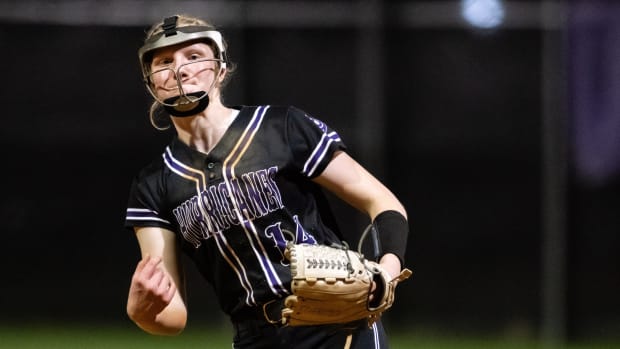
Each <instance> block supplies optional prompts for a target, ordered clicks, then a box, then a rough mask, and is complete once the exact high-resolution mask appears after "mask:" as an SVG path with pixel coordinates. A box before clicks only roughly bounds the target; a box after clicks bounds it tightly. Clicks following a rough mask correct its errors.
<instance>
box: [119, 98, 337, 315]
mask: <svg viewBox="0 0 620 349" xmlns="http://www.w3.org/2000/svg"><path fill="white" fill-rule="evenodd" d="M338 150H345V145H344V143H343V142H342V140H341V139H340V137H339V135H338V134H337V133H336V132H335V131H334V130H332V129H331V128H330V127H328V126H327V125H326V124H324V123H323V122H321V121H319V120H317V119H315V118H313V117H311V116H309V115H307V114H306V113H305V112H303V111H301V110H299V109H297V108H295V107H275V106H259V107H248V106H244V107H241V108H240V111H239V114H238V115H237V117H236V119H235V120H234V121H233V123H232V124H231V126H230V127H229V129H228V130H227V131H226V133H225V134H224V136H223V138H222V139H221V140H220V142H219V143H218V144H217V145H216V146H215V148H213V149H212V150H211V151H210V152H209V154H205V153H202V152H199V151H197V150H195V149H193V148H190V147H189V146H187V145H186V144H184V143H183V142H181V141H180V140H178V139H177V138H176V137H175V138H174V139H173V140H172V142H171V143H170V145H169V146H168V147H166V149H165V151H164V153H163V154H162V157H161V158H160V159H158V160H157V161H155V162H153V163H152V164H151V165H149V166H148V167H146V168H145V169H143V170H142V171H141V172H140V173H139V174H138V176H137V177H136V178H135V180H134V182H133V184H132V187H131V192H130V196H129V203H128V208H127V217H126V223H125V224H126V226H127V227H131V228H132V227H146V226H155V227H163V228H166V229H169V230H171V231H173V232H174V233H175V234H176V235H177V238H178V241H179V243H180V245H181V246H182V249H183V251H184V252H185V253H187V255H189V256H190V257H191V259H192V260H193V261H194V262H195V263H196V265H197V267H198V269H199V270H200V272H201V273H202V275H203V276H204V277H205V278H206V279H207V280H208V281H209V282H210V283H211V284H212V285H213V287H214V289H215V292H216V294H217V297H218V299H219V302H220V306H221V307H222V310H223V311H224V312H226V313H228V314H231V315H233V314H234V313H236V312H237V311H240V310H242V309H244V308H245V307H252V306H257V305H260V304H262V303H265V302H267V301H269V300H272V299H276V298H281V297H283V296H286V295H288V294H290V272H289V269H288V265H287V261H286V259H285V258H284V255H283V252H284V248H285V246H286V242H287V241H295V242H297V243H304V242H305V243H318V244H329V243H332V242H339V241H340V240H341V236H342V235H341V234H340V233H339V232H338V230H337V228H336V225H335V220H334V218H333V216H332V215H331V213H330V212H331V211H329V208H328V203H327V200H326V198H325V196H324V195H323V193H322V191H321V189H320V187H319V186H318V185H317V184H316V183H314V182H312V181H310V180H309V179H311V178H313V177H316V176H318V175H319V174H320V173H321V172H322V171H323V170H324V169H325V167H326V166H327V164H328V163H329V162H330V160H331V159H332V156H333V155H334V152H336V151H338Z"/></svg>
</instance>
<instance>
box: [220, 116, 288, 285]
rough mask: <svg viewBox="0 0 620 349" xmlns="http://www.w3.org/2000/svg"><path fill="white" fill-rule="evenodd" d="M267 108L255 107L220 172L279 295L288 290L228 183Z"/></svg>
mask: <svg viewBox="0 0 620 349" xmlns="http://www.w3.org/2000/svg"><path fill="white" fill-rule="evenodd" d="M268 109H269V106H261V107H258V108H257V109H256V111H255V112H254V115H253V116H252V119H251V120H250V122H249V123H248V126H247V127H246V129H245V130H244V131H243V134H242V135H241V137H240V138H239V140H238V141H237V144H235V147H234V148H233V150H232V151H231V153H230V154H229V156H228V157H227V158H226V160H225V161H224V163H223V165H222V174H223V177H224V181H225V182H226V187H227V189H228V192H229V193H230V200H231V203H232V204H233V206H234V208H235V211H236V213H237V218H238V220H239V223H240V225H241V227H242V228H243V230H244V231H245V235H246V237H247V238H248V242H249V243H250V246H252V250H253V252H254V255H255V256H256V259H257V260H258V262H259V264H260V267H261V269H262V270H263V274H264V275H265V276H266V277H267V281H268V283H269V287H270V289H271V292H272V293H273V294H275V295H277V296H280V295H284V294H288V291H287V290H286V288H285V287H284V286H283V285H282V281H281V280H280V278H279V277H278V274H277V273H276V271H275V270H274V268H273V265H272V264H271V262H270V261H269V257H268V256H267V252H266V250H265V247H264V246H263V244H262V242H261V240H260V238H259V237H258V232H257V231H256V227H255V226H254V223H253V222H252V221H251V220H250V219H249V215H248V214H247V212H242V211H241V209H240V206H239V203H238V202H237V199H236V197H235V194H234V189H233V186H232V185H231V183H230V182H231V180H232V179H234V178H235V165H236V164H237V162H238V161H239V160H240V159H241V157H243V155H244V154H245V151H246V150H247V149H248V147H249V145H250V143H251V142H252V140H253V139H254V136H255V135H256V132H257V131H258V129H259V126H260V125H261V123H262V121H263V119H264V116H265V112H266V111H267V110H268ZM229 164H230V165H229ZM242 214H243V215H242ZM257 246H258V248H257ZM259 249H260V251H259Z"/></svg>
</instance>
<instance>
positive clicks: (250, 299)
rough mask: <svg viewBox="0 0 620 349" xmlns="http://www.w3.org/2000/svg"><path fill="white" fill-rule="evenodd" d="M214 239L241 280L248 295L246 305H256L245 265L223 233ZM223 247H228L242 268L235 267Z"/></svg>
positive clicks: (216, 234)
mask: <svg viewBox="0 0 620 349" xmlns="http://www.w3.org/2000/svg"><path fill="white" fill-rule="evenodd" d="M214 238H215V243H216V244H217V248H218V250H220V254H221V255H222V257H223V258H224V259H225V260H226V261H227V262H228V264H229V265H230V266H231V268H233V270H234V271H235V273H236V274H237V278H238V279H239V283H240V284H241V287H243V289H244V290H245V294H246V296H245V304H247V305H250V306H253V305H256V300H255V299H254V291H253V290H252V284H250V280H249V279H248V274H247V273H246V271H245V268H244V267H243V264H242V263H241V260H240V259H239V257H238V256H237V254H236V253H235V251H234V250H233V249H232V248H231V247H230V245H229V244H228V241H226V237H225V236H224V234H221V232H217V233H215V234H214ZM222 245H223V246H225V247H226V249H227V250H228V252H229V253H230V255H231V256H232V258H234V259H235V261H236V262H237V265H239V266H240V268H239V269H238V268H237V267H236V266H235V263H233V261H231V260H230V258H229V257H228V254H227V253H226V251H224V248H223V246H222ZM242 274H243V275H242Z"/></svg>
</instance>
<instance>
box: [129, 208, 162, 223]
mask: <svg viewBox="0 0 620 349" xmlns="http://www.w3.org/2000/svg"><path fill="white" fill-rule="evenodd" d="M126 218H127V220H129V221H156V222H163V223H166V224H170V222H169V221H167V220H165V219H162V218H159V214H158V213H157V212H155V211H153V210H149V209H146V208H128V209H127V217H126Z"/></svg>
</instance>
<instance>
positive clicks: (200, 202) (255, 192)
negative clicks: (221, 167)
mask: <svg viewBox="0 0 620 349" xmlns="http://www.w3.org/2000/svg"><path fill="white" fill-rule="evenodd" d="M277 172H278V168H277V167H271V168H268V169H262V170H258V171H254V172H249V173H245V174H243V175H241V178H240V179H239V178H233V179H231V180H230V187H231V190H229V188H228V187H227V185H226V183H224V182H222V183H220V184H218V185H212V186H209V187H208V188H206V189H205V190H203V191H202V192H201V193H200V196H198V194H197V195H195V196H193V197H192V198H191V199H189V200H187V201H185V202H183V203H182V204H180V205H179V206H177V207H176V208H175V209H174V210H173V211H172V212H173V213H174V216H175V217H176V219H177V221H178V222H179V227H180V231H181V234H182V235H183V237H184V238H185V240H187V241H188V242H190V243H192V244H193V245H194V246H195V247H199V246H200V245H201V243H202V241H203V240H205V239H208V238H210V237H211V236H212V235H213V234H214V233H216V232H220V231H222V230H224V229H227V228H229V227H230V226H231V225H238V224H239V223H240V222H239V219H238V218H237V217H238V216H239V215H238V214H237V210H241V211H242V212H243V215H242V216H244V217H246V218H247V219H249V220H254V219H256V218H259V217H263V216H265V215H267V214H269V213H270V212H273V211H275V210H278V209H281V208H282V207H284V205H283V204H282V196H281V194H280V189H279V188H278V185H277V184H276V182H275V176H276V173H277ZM231 191H232V194H233V195H234V199H235V203H236V205H233V203H232V200H231V198H230V195H231ZM235 206H237V207H235Z"/></svg>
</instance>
